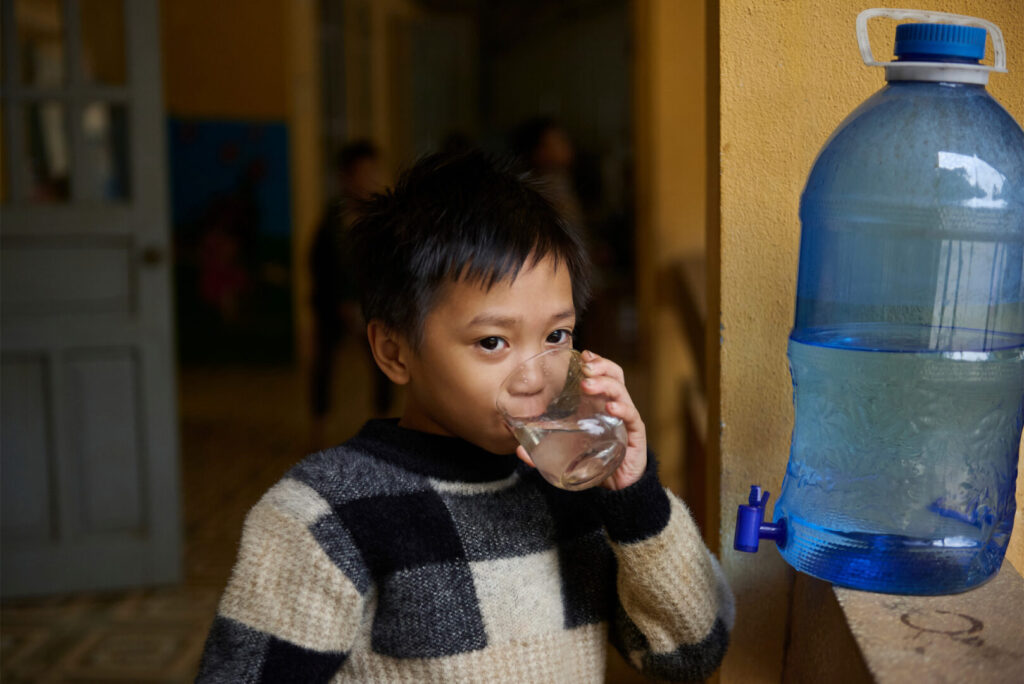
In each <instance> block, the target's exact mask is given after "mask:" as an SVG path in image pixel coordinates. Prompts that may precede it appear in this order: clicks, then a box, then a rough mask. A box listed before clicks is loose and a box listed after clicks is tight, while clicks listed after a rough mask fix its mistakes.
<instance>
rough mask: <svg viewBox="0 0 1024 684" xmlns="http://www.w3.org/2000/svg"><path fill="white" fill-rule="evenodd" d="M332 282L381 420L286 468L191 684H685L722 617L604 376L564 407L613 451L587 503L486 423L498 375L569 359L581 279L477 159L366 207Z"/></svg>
mask: <svg viewBox="0 0 1024 684" xmlns="http://www.w3.org/2000/svg"><path fill="white" fill-rule="evenodd" d="M351 237H352V249H353V252H352V256H353V259H352V262H353V263H354V264H355V265H356V280H357V285H358V286H359V289H360V291H361V303H362V308H363V314H364V316H365V319H366V321H368V323H367V337H368V339H369V342H370V346H371V348H372V350H373V354H374V357H375V359H376V361H377V364H378V365H379V366H380V368H381V369H382V370H383V372H384V373H385V374H387V376H388V377H389V378H390V379H391V380H392V381H393V382H395V383H397V384H400V385H404V386H405V390H406V391H405V396H406V403H405V407H404V411H403V413H402V417H401V418H400V419H395V420H372V421H370V422H368V423H367V424H366V425H365V426H364V427H363V429H362V430H361V431H360V432H359V433H358V434H357V435H356V436H355V437H353V438H352V439H350V440H349V441H347V442H345V443H344V444H342V445H340V446H337V447H334V448H332V449H327V450H325V451H322V452H320V453H317V454H315V455H313V456H310V457H308V458H306V459H305V460H304V461H302V462H301V463H299V464H298V465H297V466H295V467H294V468H293V469H292V470H291V471H290V472H289V473H288V474H287V475H286V476H285V477H284V478H283V479H282V480H281V481H280V482H279V483H278V484H276V485H275V486H274V487H273V488H271V489H270V490H269V491H268V492H267V493H266V494H265V495H264V497H263V498H262V499H261V500H260V501H259V503H257V504H256V505H255V506H254V507H253V509H252V510H251V511H250V513H249V515H248V518H247V519H246V523H245V528H244V532H243V537H242V543H241V548H240V551H239V557H238V561H237V563H236V566H235V568H234V571H233V573H232V577H231V580H230V581H229V583H228V587H227V589H226V590H225V593H224V596H223V598H222V600H221V603H220V607H219V612H218V615H217V617H216V619H215V621H214V624H213V627H212V629H211V631H210V635H209V637H208V639H207V643H206V649H205V652H204V655H203V660H202V664H201V668H200V674H199V681H201V682H239V681H246V682H284V681H301V682H314V681H335V682H347V681H353V682H371V681H379V682H428V681H445V682H478V681H501V682H505V681H507V682H517V683H522V682H559V681H561V682H600V681H602V680H603V677H604V666H605V648H606V643H607V642H608V641H609V640H610V641H611V643H612V644H613V645H614V646H615V647H616V648H617V649H618V650H619V651H620V652H621V653H622V654H623V656H624V657H625V658H626V660H628V661H629V662H630V663H632V664H633V665H634V666H635V667H636V668H638V669H639V670H640V671H642V672H643V673H645V674H647V675H650V676H653V677H657V678H661V679H669V680H693V679H703V678H706V677H708V676H709V675H710V674H711V673H712V672H714V670H715V669H716V668H717V667H718V665H719V663H720V662H721V659H722V657H723V655H724V653H725V649H726V645H727V642H728V635H729V630H730V629H731V627H732V621H733V603H732V595H731V593H730V591H729V588H728V586H727V585H726V583H725V580H724V578H723V575H722V573H721V570H720V569H719V567H718V564H717V562H716V561H715V560H714V558H713V556H712V555H711V554H710V553H709V552H708V550H707V548H706V547H705V546H704V544H703V543H702V541H701V539H700V534H699V532H698V530H697V528H696V526H695V525H694V523H693V520H692V518H691V517H690V515H689V512H688V511H687V509H686V508H685V506H684V505H683V504H682V503H681V502H680V501H679V500H678V499H676V498H675V497H674V496H673V495H672V494H671V493H669V492H667V491H666V490H665V489H664V488H663V487H662V486H661V484H660V483H659V481H658V476H657V471H656V466H655V461H654V458H653V457H652V456H651V455H650V454H649V453H648V451H647V447H646V434H645V428H644V424H643V421H642V420H641V418H640V415H639V414H638V412H637V410H636V408H635V407H634V405H633V401H632V400H631V399H630V396H629V393H628V391H627V390H626V386H625V383H624V378H623V373H622V370H621V368H619V367H618V366H617V365H615V364H614V363H613V362H611V361H609V360H607V359H604V358H601V357H599V356H597V355H596V354H593V353H592V352H585V353H584V360H585V361H586V366H587V368H586V374H587V376H588V379H587V381H586V382H585V383H584V387H585V391H587V392H590V393H593V394H604V395H606V396H607V397H609V399H610V401H609V403H608V404H607V406H606V410H607V412H608V413H609V414H611V415H613V416H616V417H619V418H621V419H622V420H623V422H624V424H625V426H626V429H627V434H628V447H627V452H626V456H625V459H624V460H623V463H622V465H621V466H620V467H619V469H618V470H617V471H616V472H615V473H614V474H613V475H612V476H611V477H610V478H609V479H608V480H606V481H605V482H604V483H603V484H602V486H600V487H598V488H594V489H590V490H586V491H583V492H566V491H562V490H559V489H556V488H554V487H552V486H551V485H549V484H547V483H546V482H545V481H544V480H543V479H542V478H541V477H540V476H539V474H538V473H537V472H536V471H535V470H533V469H532V468H530V467H529V466H528V465H527V464H526V463H524V462H523V461H520V460H519V459H517V457H516V455H515V452H516V441H515V439H514V438H513V436H512V434H511V432H510V431H509V429H508V428H507V427H506V426H505V425H504V423H503V422H502V420H501V417H500V416H499V414H498V412H497V409H496V408H495V404H494V402H495V397H496V395H497V391H498V386H499V385H500V383H501V381H502V379H503V378H504V377H505V376H506V375H507V374H508V372H509V371H510V370H511V369H512V368H513V367H514V366H515V365H517V364H518V363H519V362H520V361H522V360H523V359H525V358H527V357H528V356H532V355H533V354H536V353H539V352H541V351H543V350H545V349H548V348H552V347H562V346H565V347H568V346H571V344H572V331H573V327H574V325H575V323H576V317H577V315H579V313H580V312H581V311H582V310H583V307H584V305H585V304H586V301H587V297H588V289H589V288H588V283H589V275H590V274H589V264H588V261H587V258H586V252H585V250H584V247H583V245H582V244H581V241H580V239H579V237H578V236H577V234H576V233H575V231H574V230H573V229H571V228H570V227H569V226H568V225H567V224H566V223H565V221H564V220H562V219H561V218H560V217H559V215H558V214H557V212H556V211H555V210H554V209H553V208H552V207H551V205H550V204H549V203H548V202H546V201H545V200H544V199H543V198H542V197H541V196H540V195H539V194H538V193H537V192H536V191H535V190H534V189H533V188H532V187H531V186H530V184H529V182H528V181H525V180H524V179H522V178H520V177H517V176H516V175H514V174H512V173H511V172H509V171H507V170H505V169H503V168H501V167H498V166H496V165H495V164H493V163H492V162H491V161H490V160H488V159H487V158H486V157H484V156H483V155H481V154H479V153H468V154H460V155H455V156H441V155H437V156H433V157H428V158H426V159H424V160H422V161H421V162H419V163H418V164H417V165H416V166H414V167H413V168H412V169H411V170H409V171H408V172H407V173H406V174H404V175H403V177H402V178H401V179H400V180H399V182H398V184H397V186H396V187H395V189H394V190H393V191H390V192H388V193H386V194H384V195H379V196H376V197H375V198H374V199H373V200H371V202H370V203H369V204H368V205H367V207H366V210H365V213H364V215H363V217H362V218H361V219H360V221H359V222H358V223H357V224H356V225H355V226H354V227H353V232H352V236H351Z"/></svg>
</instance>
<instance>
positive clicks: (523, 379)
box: [506, 364, 546, 397]
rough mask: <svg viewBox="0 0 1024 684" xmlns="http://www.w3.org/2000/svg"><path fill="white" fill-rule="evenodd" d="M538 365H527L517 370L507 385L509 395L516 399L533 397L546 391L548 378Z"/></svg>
mask: <svg viewBox="0 0 1024 684" xmlns="http://www.w3.org/2000/svg"><path fill="white" fill-rule="evenodd" d="M535 365H536V364H527V365H526V366H524V367H520V368H518V369H516V371H515V374H514V375H513V376H512V377H511V378H509V382H508V384H507V385H506V387H507V389H508V393H509V394H511V395H512V396H514V397H531V396H534V395H536V394H540V393H541V392H543V391H544V385H545V384H546V377H545V373H544V369H543V368H536V367H535Z"/></svg>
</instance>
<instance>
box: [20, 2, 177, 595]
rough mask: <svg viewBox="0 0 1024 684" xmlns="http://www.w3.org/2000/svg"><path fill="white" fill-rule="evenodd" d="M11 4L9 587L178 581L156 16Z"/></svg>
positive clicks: (148, 11) (60, 588)
mask: <svg viewBox="0 0 1024 684" xmlns="http://www.w3.org/2000/svg"><path fill="white" fill-rule="evenodd" d="M0 2H2V4H0V7H2V31H3V33H2V41H3V42H2V51H3V54H2V56H3V66H2V72H3V74H2V75H3V82H2V90H0V107H2V124H3V130H2V141H3V150H2V158H3V160H2V161H3V166H2V177H0V192H2V195H0V198H2V204H0V421H2V422H0V437H2V439H0V488H2V491H0V527H2V543H3V553H2V566H0V581H2V586H0V591H2V593H3V595H4V596H5V597H7V596H13V595H26V594H40V593H51V592H65V591H75V590H82V589H99V588H113V587H122V586H128V585H139V584H150V583H162V582H171V581H176V580H177V579H179V578H180V567H181V543H180V537H181V523H180V503H179V496H180V494H179V491H180V487H179V473H178V446H177V418H176V407H175V388H174V363H173V358H174V357H173V353H174V350H173V328H172V311H171V295H170V292H171V290H170V283H169V258H170V255H169V251H168V250H169V246H168V245H169V229H168V223H169V221H168V210H167V201H166V195H167V192H166V188H165V185H166V175H167V172H166V166H167V165H166V160H165V155H166V152H165V127H164V124H163V111H162V102H161V86H160V51H159V26H158V15H159V12H158V6H157V3H156V1H155V0H0Z"/></svg>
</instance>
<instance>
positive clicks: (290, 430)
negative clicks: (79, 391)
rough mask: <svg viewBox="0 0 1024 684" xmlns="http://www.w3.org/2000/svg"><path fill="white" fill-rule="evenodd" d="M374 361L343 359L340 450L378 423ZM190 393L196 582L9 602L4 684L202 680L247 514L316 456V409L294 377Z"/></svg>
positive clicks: (185, 409) (213, 378)
mask: <svg viewBox="0 0 1024 684" xmlns="http://www.w3.org/2000/svg"><path fill="white" fill-rule="evenodd" d="M364 358H365V357H364V356H363V355H362V352H361V350H360V349H358V348H357V347H356V346H355V345H354V344H353V343H349V344H347V345H346V346H345V347H344V349H343V350H342V352H341V357H340V358H339V363H338V367H339V371H338V376H337V377H336V383H335V388H337V390H339V391H338V395H339V396H338V400H337V407H336V410H335V412H334V415H335V419H334V421H333V422H332V424H331V425H330V426H329V428H328V430H329V435H328V436H329V438H330V439H331V440H333V442H337V441H341V440H343V439H344V438H345V437H347V436H348V435H351V434H352V433H354V432H355V431H356V430H357V429H358V428H359V426H360V425H361V424H362V423H363V421H365V420H366V419H367V418H368V417H369V405H370V400H369V374H368V370H367V369H366V367H365V361H364ZM343 375H344V376H345V377H343ZM178 382H179V387H178V392H179V410H180V426H181V430H180V439H181V464H182V490H183V497H184V500H183V504H184V517H185V521H184V522H185V545H184V573H183V574H184V582H183V583H182V584H181V585H178V586H167V587H154V588H145V589H135V590H128V591H123V592H115V593H88V594H75V595H69V596H55V597H45V598H39V599H22V600H11V601H5V602H4V603H3V605H2V608H0V623H2V639H0V679H2V680H3V681H4V682H7V683H11V684H13V683H15V682H169V683H170V682H173V683H178V682H191V681H192V680H193V679H194V677H195V673H196V668H197V665H198V660H199V656H200V654H201V652H202V647H203V642H204V640H205V638H206V632H207V630H208V629H209V626H210V622H211V621H212V619H213V615H214V613H215V611H216V604H217V600H218V598H219V596H220V592H221V591H222V590H223V587H224V584H225V582H226V581H227V578H228V575H229V573H230V571H231V565H232V563H233V562H234V557H235V552H236V549H237V545H238V539H239V536H240V534H241V529H242V522H243V520H244V518H245V513H246V511H248V509H249V508H250V507H251V506H252V505H253V504H254V503H255V502H256V500H257V499H258V498H259V496H260V495H261V494H262V493H263V492H264V491H265V490H266V489H267V488H268V487H269V486H270V485H272V484H273V483H274V482H275V481H276V480H277V479H278V478H280V477H281V475H282V474H283V473H284V472H285V471H286V470H287V469H288V468H289V467H290V466H291V465H292V464H293V463H295V462H296V461H297V460H299V459H300V458H301V457H302V456H303V455H304V453H305V451H306V444H307V434H306V432H307V429H306V425H307V416H306V406H307V402H306V388H305V384H304V382H303V379H302V378H301V377H300V374H299V373H298V372H297V371H294V370H292V369H290V368H253V369H249V368H236V369H223V368H202V369H199V368H195V369H185V370H182V371H181V372H180V373H179V376H178ZM343 387H344V388H345V391H344V392H342V391H340V390H341V389H342V388H343ZM333 442H332V443H333Z"/></svg>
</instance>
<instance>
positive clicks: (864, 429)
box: [775, 326, 1024, 594]
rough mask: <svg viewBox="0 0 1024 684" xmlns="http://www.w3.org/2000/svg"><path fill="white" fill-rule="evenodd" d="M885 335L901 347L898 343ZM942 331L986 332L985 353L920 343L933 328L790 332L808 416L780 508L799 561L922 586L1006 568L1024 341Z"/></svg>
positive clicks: (952, 585) (957, 586) (920, 590)
mask: <svg viewBox="0 0 1024 684" xmlns="http://www.w3.org/2000/svg"><path fill="white" fill-rule="evenodd" d="M882 332H884V334H885V336H886V337H887V338H889V339H890V340H891V339H894V338H899V339H901V340H902V342H901V343H900V344H898V345H897V346H898V347H900V348H901V349H902V350H901V351H891V350H886V344H885V343H884V341H883V340H880V339H874V338H876V337H877V336H876V335H875V333H882ZM938 332H940V333H941V334H945V335H947V336H948V335H957V336H959V337H960V338H964V339H966V338H970V337H971V336H972V335H975V336H977V335H984V336H985V344H984V345H983V346H984V348H985V349H986V351H955V352H950V351H945V352H943V351H928V350H927V347H928V345H927V344H916V343H914V342H913V340H915V339H916V340H928V339H934V337H935V334H936V331H934V330H930V329H928V328H927V326H907V327H906V329H903V330H898V329H897V330H894V329H893V327H892V326H888V327H887V328H884V329H883V328H879V327H877V326H876V327H875V328H872V327H871V326H860V327H858V326H848V327H846V328H841V329H833V330H829V331H821V332H820V334H818V335H817V336H816V337H814V336H811V337H805V338H804V339H802V340H800V341H798V340H795V339H791V340H790V343H789V358H790V368H791V372H792V376H793V384H794V401H795V405H796V418H795V424H794V430H793V441H792V448H791V453H790V459H789V466H788V468H787V472H786V479H785V482H784V485H783V491H782V494H781V496H780V500H779V503H778V505H777V507H776V509H775V517H776V520H778V519H781V518H785V519H786V525H787V529H788V533H787V540H786V543H785V545H784V547H783V548H782V553H783V555H784V557H785V558H786V560H787V561H788V562H789V563H790V564H791V565H793V566H794V567H795V568H796V569H798V570H801V571H804V572H807V573H809V574H812V575H815V576H818V577H821V578H823V579H827V580H829V581H831V582H834V583H836V584H840V585H844V586H850V587H854V588H860V589H868V590H872V591H884V592H895V593H916V594H936V593H950V592H956V591H962V590H965V589H968V588H970V587H972V586H974V585H976V584H978V583H980V582H982V581H984V580H985V579H987V578H988V577H989V576H990V575H992V574H993V573H994V572H995V570H996V569H998V566H999V564H1000V563H1001V561H1002V558H1003V555H1004V553H1005V550H1006V545H1007V543H1008V542H1009V536H1010V530H1011V526H1012V524H1013V515H1014V510H1015V503H1014V486H1015V475H1016V468H1017V458H1018V453H1017V450H1018V446H1019V440H1020V435H1021V428H1022V425H1024V338H1022V336H1019V335H1017V336H1013V335H1004V336H1001V337H993V333H991V332H983V331H953V332H950V331H938ZM851 346H853V347H854V348H849V347H851ZM964 346H972V345H970V344H967V345H964ZM915 348H916V349H915ZM922 348H924V349H925V350H921V349H922Z"/></svg>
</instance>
